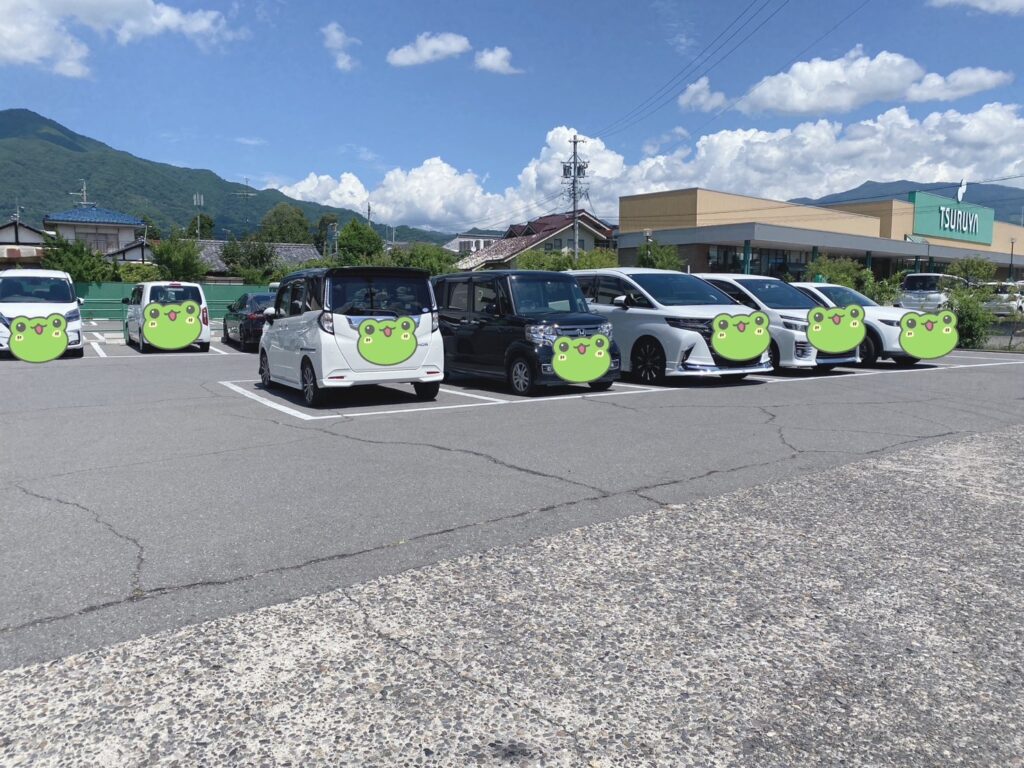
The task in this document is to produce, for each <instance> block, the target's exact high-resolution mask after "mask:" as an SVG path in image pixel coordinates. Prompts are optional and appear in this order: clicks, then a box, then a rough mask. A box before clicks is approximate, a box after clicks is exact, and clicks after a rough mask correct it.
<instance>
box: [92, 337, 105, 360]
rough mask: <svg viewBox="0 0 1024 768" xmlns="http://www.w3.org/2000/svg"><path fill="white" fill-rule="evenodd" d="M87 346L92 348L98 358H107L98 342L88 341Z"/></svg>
mask: <svg viewBox="0 0 1024 768" xmlns="http://www.w3.org/2000/svg"><path fill="white" fill-rule="evenodd" d="M89 346H90V347H92V348H93V350H94V351H95V352H96V354H97V355H99V356H100V357H106V356H107V353H106V352H104V351H103V347H101V346H100V345H99V343H98V342H95V341H90V342H89Z"/></svg>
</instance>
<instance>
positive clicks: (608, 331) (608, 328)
mask: <svg viewBox="0 0 1024 768" xmlns="http://www.w3.org/2000/svg"><path fill="white" fill-rule="evenodd" d="M597 332H598V333H603V334H604V335H605V336H607V337H608V338H609V339H611V337H612V324H611V323H601V325H599V326H598V327H597Z"/></svg>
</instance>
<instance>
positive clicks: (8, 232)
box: [0, 218, 46, 269]
mask: <svg viewBox="0 0 1024 768" xmlns="http://www.w3.org/2000/svg"><path fill="white" fill-rule="evenodd" d="M45 241H46V233H45V232H43V230H41V229H36V228H35V227H30V226H29V225H28V224H25V223H24V222H23V221H20V220H19V219H18V218H12V219H11V220H10V221H9V222H7V223H6V224H4V225H3V226H0V269H9V268H10V267H14V266H17V265H21V266H23V267H38V266H41V265H42V263H43V243H44V242H45Z"/></svg>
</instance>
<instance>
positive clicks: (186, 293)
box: [148, 285, 203, 304]
mask: <svg viewBox="0 0 1024 768" xmlns="http://www.w3.org/2000/svg"><path fill="white" fill-rule="evenodd" d="M183 301H194V302H196V303H197V304H202V303H203V297H202V294H200V292H199V287H198V286H195V285H154V286H151V287H150V289H149V302H148V303H152V304H180V303H181V302H183Z"/></svg>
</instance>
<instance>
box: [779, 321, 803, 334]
mask: <svg viewBox="0 0 1024 768" xmlns="http://www.w3.org/2000/svg"><path fill="white" fill-rule="evenodd" d="M782 325H783V326H784V327H786V328H789V330H791V331H801V332H804V331H806V330H807V323H801V322H800V321H798V320H783V321H782Z"/></svg>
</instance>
